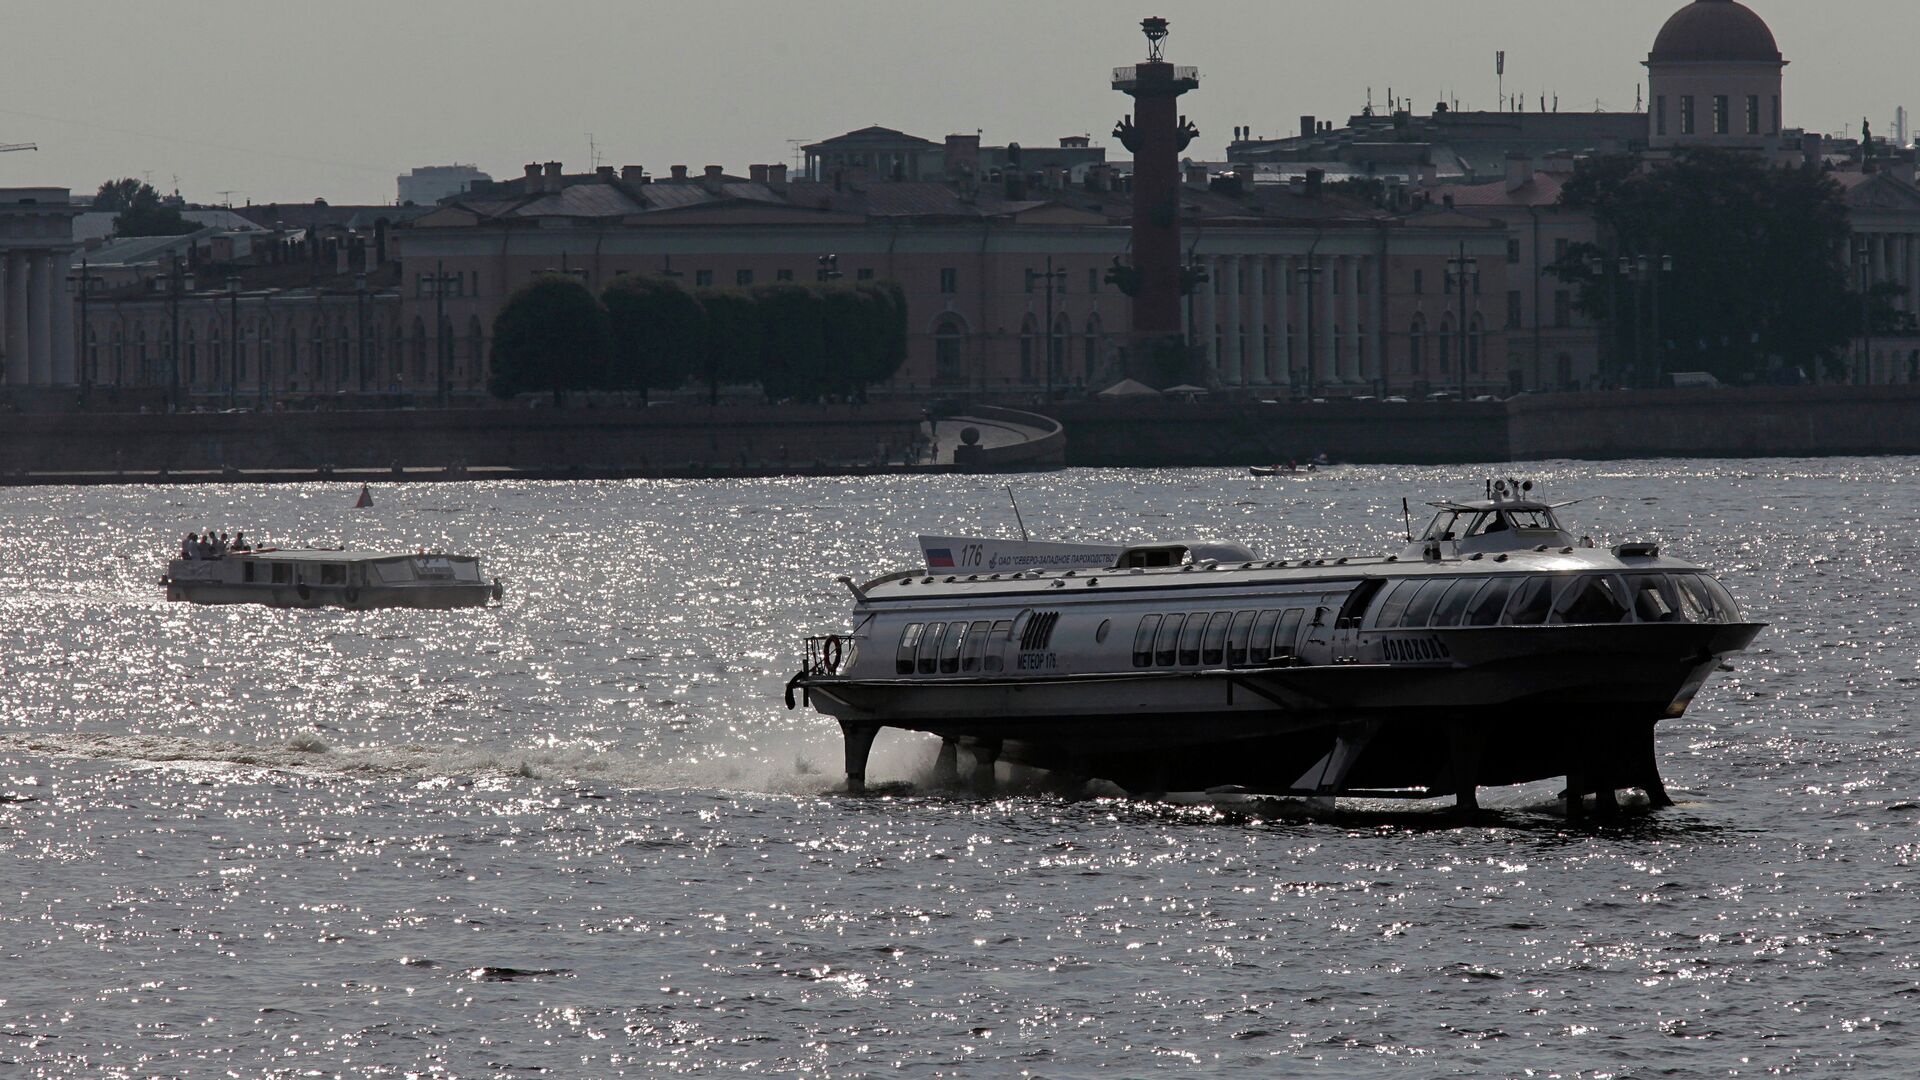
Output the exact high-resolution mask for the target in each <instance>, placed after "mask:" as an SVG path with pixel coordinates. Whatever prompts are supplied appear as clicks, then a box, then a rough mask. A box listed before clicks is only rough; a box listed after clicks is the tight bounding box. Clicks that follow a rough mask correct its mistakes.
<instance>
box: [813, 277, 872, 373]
mask: <svg viewBox="0 0 1920 1080" xmlns="http://www.w3.org/2000/svg"><path fill="white" fill-rule="evenodd" d="M815 291H816V292H817V294H818V295H819V298H820V323H821V327H820V328H821V339H822V347H823V348H824V350H825V365H824V367H823V370H822V372H821V376H822V378H821V389H822V390H825V391H826V392H827V393H831V394H840V395H843V396H845V397H849V398H851V397H854V396H857V395H858V394H859V393H860V391H861V390H862V389H864V388H865V387H866V385H867V383H868V382H870V381H871V373H872V372H873V371H875V370H877V369H878V368H879V367H880V365H881V363H882V359H881V357H882V354H883V353H884V352H885V350H886V338H885V336H884V330H883V329H882V321H883V320H884V319H885V317H886V316H885V315H884V313H883V312H882V311H881V309H880V302H879V301H878V300H876V299H875V298H874V296H873V294H872V293H871V292H867V291H863V290H860V289H854V288H849V287H847V286H844V285H827V286H822V287H821V288H819V289H817V290H815Z"/></svg>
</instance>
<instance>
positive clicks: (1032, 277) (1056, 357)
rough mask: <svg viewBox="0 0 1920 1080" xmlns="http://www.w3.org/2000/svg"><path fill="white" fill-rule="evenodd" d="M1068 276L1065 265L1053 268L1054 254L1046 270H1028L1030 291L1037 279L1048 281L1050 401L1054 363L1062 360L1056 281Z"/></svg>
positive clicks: (1050, 257) (1048, 380)
mask: <svg viewBox="0 0 1920 1080" xmlns="http://www.w3.org/2000/svg"><path fill="white" fill-rule="evenodd" d="M1066 277H1067V271H1066V269H1065V268H1064V267H1062V268H1061V269H1059V270H1055V269H1054V268H1053V256H1051V255H1049V256H1047V268H1046V270H1045V271H1044V272H1043V271H1038V270H1033V269H1028V270H1027V291H1028V292H1032V291H1033V283H1034V282H1036V281H1039V280H1041V279H1043V278H1044V279H1045V280H1046V283H1047V400H1048V401H1052V400H1053V369H1054V365H1056V364H1058V363H1059V362H1060V351H1059V349H1058V348H1056V347H1055V346H1056V345H1057V344H1058V342H1057V341H1056V340H1055V335H1054V332H1053V290H1054V283H1055V282H1057V281H1064V280H1066Z"/></svg>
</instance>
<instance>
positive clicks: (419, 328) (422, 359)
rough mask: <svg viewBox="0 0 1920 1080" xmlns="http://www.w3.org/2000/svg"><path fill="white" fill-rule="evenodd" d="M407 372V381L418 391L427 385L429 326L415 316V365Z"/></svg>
mask: <svg viewBox="0 0 1920 1080" xmlns="http://www.w3.org/2000/svg"><path fill="white" fill-rule="evenodd" d="M410 367H411V368H412V370H410V371H408V372H407V379H408V381H409V382H411V383H412V384H413V386H414V388H415V389H416V390H417V389H419V388H420V387H422V386H425V385H426V384H427V324H426V322H425V321H424V320H423V319H421V318H420V316H418V315H415V316H414V317H413V363H412V364H411V365H410Z"/></svg>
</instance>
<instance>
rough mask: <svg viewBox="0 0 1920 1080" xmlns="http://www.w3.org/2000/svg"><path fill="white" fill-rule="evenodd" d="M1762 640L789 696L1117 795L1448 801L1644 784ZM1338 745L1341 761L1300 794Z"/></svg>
mask: <svg viewBox="0 0 1920 1080" xmlns="http://www.w3.org/2000/svg"><path fill="white" fill-rule="evenodd" d="M1761 629H1762V626H1761V625H1759V624H1751V623H1738V624H1659V625H1649V624H1633V625H1621V626H1526V627H1516V626H1502V627H1484V628H1448V629H1435V630H1430V631H1427V632H1425V635H1424V636H1430V637H1431V638H1432V639H1433V640H1434V641H1435V642H1437V644H1438V647H1437V648H1431V649H1429V650H1428V651H1427V655H1431V656H1434V657H1443V659H1434V660H1428V661H1420V662H1408V663H1390V664H1357V663H1353V664H1341V663H1336V664H1330V665H1322V666H1315V667H1278V668H1274V667H1268V668H1238V669H1215V670H1197V671H1142V672H1137V673H1134V672H1118V673H1112V674H1106V675H1073V676H1061V677H1052V678H1048V677H1028V678H1005V677H1002V678H995V679H932V680H927V679H911V678H909V679H894V680H864V681H856V680H851V679H835V678H832V677H820V676H817V675H802V676H799V677H797V678H796V680H795V685H796V687H797V688H799V689H802V690H804V691H805V693H806V695H807V697H808V699H809V703H810V704H812V705H813V706H814V707H815V708H817V709H819V710H820V711H822V712H825V713H827V714H829V715H831V716H834V717H835V718H837V719H839V720H840V721H841V723H842V724H843V726H849V727H858V728H888V727H891V728H900V729H905V730H912V731H923V732H928V733H931V734H935V735H938V736H941V737H942V738H945V739H953V740H959V741H962V742H965V743H969V744H973V745H980V746H985V747H990V748H992V749H993V750H994V752H996V753H997V755H998V756H999V757H1000V758H1001V759H1004V760H1010V761H1014V762H1018V763H1020V764H1024V765H1031V766H1035V767H1039V768H1046V769H1054V770H1060V771H1064V772H1067V773H1070V774H1073V775H1078V776H1083V777H1088V778H1095V777H1097V778H1100V779H1105V780H1111V781H1113V782H1115V783H1117V784H1120V785H1121V786H1123V787H1125V788H1128V789H1129V790H1142V791H1156V790H1157V791H1166V790H1199V789H1205V788H1211V787H1218V786H1222V785H1233V786H1239V787H1242V788H1246V789H1248V790H1253V791H1273V792H1294V793H1311V794H1320V795H1328V794H1352V793H1357V792H1365V791H1374V790H1398V791H1404V792H1409V793H1414V794H1445V793H1449V792H1455V791H1458V790H1459V789H1461V788H1462V787H1463V786H1464V787H1471V786H1481V785H1492V786H1498V785H1507V784H1519V783H1526V782H1530V781H1535V780H1543V779H1547V778H1549V777H1556V776H1563V775H1571V774H1576V773H1581V772H1583V771H1597V772H1599V773H1603V774H1607V775H1611V776H1616V777H1618V778H1619V779H1620V780H1621V781H1622V782H1621V784H1620V786H1639V785H1638V781H1637V780H1636V779H1635V778H1636V777H1637V776H1639V775H1640V773H1641V771H1643V770H1644V769H1646V768H1650V755H1651V733H1652V729H1653V725H1654V724H1655V723H1657V722H1658V721H1659V720H1661V719H1663V718H1668V717H1674V716H1679V715H1681V714H1682V713H1683V712H1684V711H1685V710H1686V708H1687V706H1688V704H1689V703H1690V702H1691V701H1692V699H1693V696H1694V695H1695V694H1696V693H1697V692H1698V691H1699V689H1700V687H1701V686H1702V685H1703V684H1704V683H1705V682H1706V680H1707V678H1708V677H1709V676H1710V675H1711V674H1712V673H1713V672H1714V670H1716V668H1717V667H1718V666H1719V665H1720V663H1721V661H1722V659H1723V658H1724V657H1726V656H1729V655H1732V654H1734V653H1737V652H1739V651H1740V650H1742V649H1744V648H1745V647H1746V646H1747V645H1748V644H1750V643H1751V642H1752V641H1753V639H1754V637H1755V636H1757V635H1758V633H1759V632H1760V630H1761ZM1343 740H1344V742H1345V744H1346V746H1347V747H1348V749H1349V751H1350V753H1348V755H1347V756H1348V757H1349V758H1350V760H1347V761H1345V762H1344V763H1343V764H1342V766H1341V767H1340V768H1339V769H1338V770H1333V771H1331V772H1330V771H1328V770H1322V772H1321V774H1320V776H1319V778H1318V779H1317V780H1315V781H1314V782H1313V783H1311V784H1303V782H1304V781H1307V780H1309V779H1311V778H1310V776H1309V774H1311V773H1312V772H1313V770H1314V767H1315V766H1316V764H1319V763H1323V762H1325V761H1326V760H1327V759H1328V757H1329V755H1330V752H1331V749H1333V748H1337V747H1338V746H1339V745H1340V744H1341V743H1342V741H1343ZM1463 754H1465V755H1466V756H1467V757H1470V758H1471V759H1472V762H1471V765H1470V766H1469V765H1465V764H1463V763H1462V760H1461V758H1462V755H1463ZM1463 770H1467V771H1470V773H1471V776H1463ZM1336 773H1337V775H1335V774H1336ZM1329 778H1331V779H1332V782H1331V783H1328V782H1327V781H1328V779H1329Z"/></svg>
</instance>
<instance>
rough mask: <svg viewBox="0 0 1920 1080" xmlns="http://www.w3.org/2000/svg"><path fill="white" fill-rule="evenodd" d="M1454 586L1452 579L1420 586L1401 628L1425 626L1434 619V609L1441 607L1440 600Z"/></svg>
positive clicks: (1439, 579)
mask: <svg viewBox="0 0 1920 1080" xmlns="http://www.w3.org/2000/svg"><path fill="white" fill-rule="evenodd" d="M1452 584H1453V580H1452V579H1451V578H1438V579H1436V580H1433V581H1429V582H1427V583H1426V584H1424V585H1422V586H1420V591H1419V592H1417V593H1414V594H1413V601H1412V602H1411V603H1409V604H1408V605H1407V614H1406V617H1405V618H1403V619H1401V620H1400V625H1401V626H1425V625H1427V620H1429V619H1431V618H1433V609H1434V608H1436V607H1439V606H1440V598H1441V597H1442V596H1445V595H1446V593H1447V589H1448V588H1449V587H1450V586H1451V585H1452Z"/></svg>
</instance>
